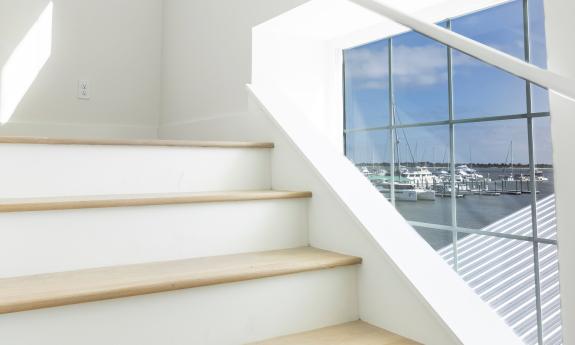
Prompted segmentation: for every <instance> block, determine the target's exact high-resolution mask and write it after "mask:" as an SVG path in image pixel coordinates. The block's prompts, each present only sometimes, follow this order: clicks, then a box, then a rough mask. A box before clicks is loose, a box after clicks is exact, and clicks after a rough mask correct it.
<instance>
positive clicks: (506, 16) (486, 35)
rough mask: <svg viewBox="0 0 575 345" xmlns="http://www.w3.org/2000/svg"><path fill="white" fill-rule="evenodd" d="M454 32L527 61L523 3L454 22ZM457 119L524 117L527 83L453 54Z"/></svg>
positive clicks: (461, 55)
mask: <svg viewBox="0 0 575 345" xmlns="http://www.w3.org/2000/svg"><path fill="white" fill-rule="evenodd" d="M452 30H453V31H455V32H457V33H459V34H462V35H464V36H466V37H469V38H471V39H473V40H476V41H478V42H481V43H483V44H486V45H488V46H491V47H493V48H496V49H499V50H501V51H503V52H505V53H507V54H511V55H513V56H515V57H517V58H520V59H524V57H525V50H524V43H523V41H524V36H523V6H522V2H521V1H514V2H511V3H509V4H505V5H501V6H498V7H494V8H491V9H488V10H485V11H481V12H477V13H474V14H471V15H468V16H465V17H461V18H458V19H455V20H453V21H452ZM453 79H454V81H453V83H454V91H455V99H454V107H455V109H454V111H455V117H456V118H469V117H483V116H493V115H511V114H521V113H525V112H526V111H527V109H526V108H527V107H526V94H525V81H524V80H522V79H520V78H517V77H515V76H513V75H511V74H509V73H506V72H503V71H501V70H499V69H497V68H495V67H492V66H489V65H487V64H485V63H483V62H481V61H479V60H477V59H474V58H471V57H470V56H468V55H465V54H463V53H461V52H459V51H454V52H453Z"/></svg>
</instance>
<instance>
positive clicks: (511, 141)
mask: <svg viewBox="0 0 575 345" xmlns="http://www.w3.org/2000/svg"><path fill="white" fill-rule="evenodd" d="M513 176H515V175H514V174H513V140H511V177H512V178H513Z"/></svg>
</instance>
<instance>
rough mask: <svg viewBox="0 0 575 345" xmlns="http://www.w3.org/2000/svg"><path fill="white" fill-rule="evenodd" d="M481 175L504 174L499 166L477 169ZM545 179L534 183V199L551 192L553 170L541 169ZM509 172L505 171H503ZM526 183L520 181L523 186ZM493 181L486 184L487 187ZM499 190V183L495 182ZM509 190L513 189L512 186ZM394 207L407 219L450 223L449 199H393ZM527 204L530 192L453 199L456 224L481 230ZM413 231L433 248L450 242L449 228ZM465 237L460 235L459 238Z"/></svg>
mask: <svg viewBox="0 0 575 345" xmlns="http://www.w3.org/2000/svg"><path fill="white" fill-rule="evenodd" d="M477 170H478V173H480V174H482V175H483V176H488V175H489V176H491V178H492V179H493V180H496V179H498V178H499V176H500V175H504V171H503V170H502V169H497V168H489V169H477ZM541 170H542V171H543V174H544V176H545V177H547V178H548V179H549V181H544V182H538V183H537V189H538V191H539V193H538V194H537V198H538V199H542V198H545V197H546V196H549V195H551V194H553V193H554V187H553V170H552V169H541ZM507 173H509V171H508V172H507ZM519 173H523V174H528V171H527V169H522V170H520V169H516V170H515V174H519ZM527 185H528V182H523V189H524V190H526V189H527ZM492 186H493V184H491V186H490V190H491V188H492ZM498 188H499V189H500V188H501V187H500V183H498ZM510 189H515V186H513V188H510ZM517 189H519V187H518V188H517ZM396 204H397V209H398V210H399V212H400V213H401V214H402V215H403V216H404V217H405V218H406V219H408V220H411V221H419V222H425V223H433V224H441V225H451V198H441V197H437V198H436V199H435V201H417V202H409V201H397V203H396ZM530 204H531V194H529V193H524V194H522V195H505V194H502V195H500V196H488V195H472V194H467V195H465V197H464V198H458V199H457V223H458V225H459V226H461V227H464V228H471V229H481V228H483V227H485V226H487V225H490V224H492V223H494V222H496V221H498V220H499V219H502V218H504V217H507V216H509V215H510V214H512V213H514V212H516V211H519V210H520V209H522V208H524V207H527V206H529V205H530ZM416 230H417V231H418V232H419V233H420V234H421V235H422V236H423V237H424V238H425V239H426V240H427V241H428V242H429V244H431V246H432V247H434V248H435V249H439V248H442V247H444V246H446V245H448V244H450V243H451V241H452V234H451V232H449V231H437V230H429V229H422V228H416ZM462 236H465V235H464V234H460V237H462Z"/></svg>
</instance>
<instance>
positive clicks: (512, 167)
mask: <svg viewBox="0 0 575 345" xmlns="http://www.w3.org/2000/svg"><path fill="white" fill-rule="evenodd" d="M455 148H456V150H455V155H456V190H457V195H458V199H457V224H458V225H459V226H461V227H465V228H472V229H481V230H485V231H493V232H505V233H512V234H516V235H524V236H531V196H530V194H529V182H528V181H526V180H525V177H526V176H528V175H529V151H528V145H527V120H524V119H521V120H506V121H493V122H479V123H469V124H461V125H456V126H455Z"/></svg>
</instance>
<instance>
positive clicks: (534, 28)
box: [529, 0, 549, 112]
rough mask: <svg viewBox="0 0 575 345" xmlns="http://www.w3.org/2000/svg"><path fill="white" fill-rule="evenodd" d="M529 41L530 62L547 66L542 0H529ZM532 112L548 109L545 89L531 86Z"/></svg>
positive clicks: (547, 96)
mask: <svg viewBox="0 0 575 345" xmlns="http://www.w3.org/2000/svg"><path fill="white" fill-rule="evenodd" d="M529 43H530V48H531V49H530V53H531V63H533V64H534V65H536V66H539V67H541V68H547V42H546V39H545V12H544V8H543V0H529ZM532 104H533V112H548V111H549V93H548V92H547V90H545V89H543V88H541V87H539V86H535V85H533V86H532Z"/></svg>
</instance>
